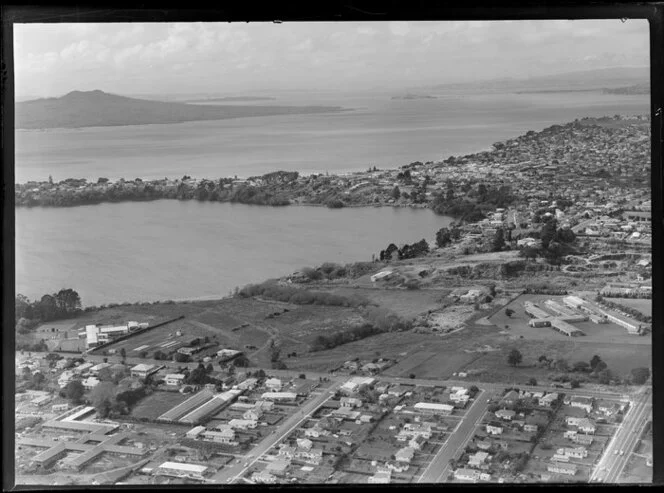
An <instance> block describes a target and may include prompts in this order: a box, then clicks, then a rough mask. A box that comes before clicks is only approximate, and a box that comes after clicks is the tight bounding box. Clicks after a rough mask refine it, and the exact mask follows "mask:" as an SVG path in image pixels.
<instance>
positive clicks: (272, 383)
mask: <svg viewBox="0 0 664 493" xmlns="http://www.w3.org/2000/svg"><path fill="white" fill-rule="evenodd" d="M265 386H266V387H267V388H268V389H270V390H271V391H272V392H279V391H280V390H281V388H282V387H283V384H282V382H281V380H280V379H278V378H269V379H267V380H266V381H265Z"/></svg>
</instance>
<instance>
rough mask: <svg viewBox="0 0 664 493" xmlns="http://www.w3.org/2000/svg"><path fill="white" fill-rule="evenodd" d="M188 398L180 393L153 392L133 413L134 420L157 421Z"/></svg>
mask: <svg viewBox="0 0 664 493" xmlns="http://www.w3.org/2000/svg"><path fill="white" fill-rule="evenodd" d="M187 397H188V396H186V395H184V394H181V393H180V392H153V393H152V394H150V395H149V396H147V397H145V398H144V399H143V400H141V402H139V403H138V404H137V405H136V406H135V407H134V408H133V409H132V411H131V415H132V417H134V418H149V419H156V418H158V417H159V416H161V415H162V414H164V413H165V412H166V411H168V410H169V409H171V408H172V407H175V406H177V405H178V404H180V403H181V402H184V401H185V400H186V399H187Z"/></svg>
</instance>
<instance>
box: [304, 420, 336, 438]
mask: <svg viewBox="0 0 664 493" xmlns="http://www.w3.org/2000/svg"><path fill="white" fill-rule="evenodd" d="M329 434H330V432H329V431H327V430H325V429H323V428H322V427H321V426H319V425H318V423H316V425H314V426H312V427H311V428H307V429H306V430H304V436H305V437H307V438H319V437H321V436H327V435H329Z"/></svg>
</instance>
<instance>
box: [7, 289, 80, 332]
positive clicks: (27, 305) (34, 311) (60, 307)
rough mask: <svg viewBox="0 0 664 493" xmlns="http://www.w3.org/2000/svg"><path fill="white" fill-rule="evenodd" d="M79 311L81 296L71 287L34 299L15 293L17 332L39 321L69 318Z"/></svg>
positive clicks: (29, 327)
mask: <svg viewBox="0 0 664 493" xmlns="http://www.w3.org/2000/svg"><path fill="white" fill-rule="evenodd" d="M80 312H81V297H80V296H79V295H78V293H77V292H76V291H74V290H73V289H61V290H60V291H58V292H57V293H54V294H45V295H44V296H42V297H41V299H39V300H35V301H30V300H29V299H28V298H27V297H26V296H23V295H22V294H18V295H16V303H15V323H16V327H17V329H18V330H19V332H27V331H29V330H30V329H32V328H34V327H35V326H36V325H38V324H39V323H41V322H49V321H51V320H60V319H64V318H69V317H72V316H76V315H78V314H79V313H80Z"/></svg>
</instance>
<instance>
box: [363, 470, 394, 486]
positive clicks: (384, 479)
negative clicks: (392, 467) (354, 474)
mask: <svg viewBox="0 0 664 493" xmlns="http://www.w3.org/2000/svg"><path fill="white" fill-rule="evenodd" d="M391 480H392V472H391V471H389V470H388V471H378V472H376V474H374V475H373V476H370V477H369V479H368V482H369V484H389V483H390V481H391Z"/></svg>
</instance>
